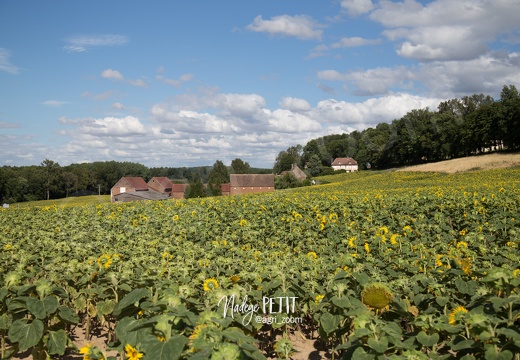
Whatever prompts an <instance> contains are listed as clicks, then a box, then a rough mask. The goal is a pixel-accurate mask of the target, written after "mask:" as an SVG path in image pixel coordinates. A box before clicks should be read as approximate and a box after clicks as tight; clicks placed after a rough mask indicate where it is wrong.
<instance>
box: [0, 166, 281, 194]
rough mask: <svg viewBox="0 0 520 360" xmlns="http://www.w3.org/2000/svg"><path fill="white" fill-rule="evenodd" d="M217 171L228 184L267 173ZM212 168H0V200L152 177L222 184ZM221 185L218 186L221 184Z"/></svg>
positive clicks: (96, 189)
mask: <svg viewBox="0 0 520 360" xmlns="http://www.w3.org/2000/svg"><path fill="white" fill-rule="evenodd" d="M215 164H216V165H217V164H218V166H217V168H218V169H220V170H219V171H221V172H223V169H224V170H226V174H225V175H224V177H227V182H229V173H248V172H262V171H269V172H270V171H271V170H270V169H268V170H265V169H254V168H253V169H252V168H250V166H249V164H248V163H247V162H244V161H242V160H241V159H235V160H233V161H232V163H231V166H230V167H229V168H227V167H226V166H224V164H223V163H222V162H221V161H217V163H215ZM215 167H216V166H215V165H214V166H213V167H212V166H200V167H191V168H187V167H179V168H172V167H153V168H147V167H146V166H144V165H142V164H139V163H134V162H117V161H104V162H93V163H84V164H71V165H67V166H60V164H59V163H57V162H55V161H53V160H49V159H45V160H44V161H43V162H42V163H41V164H40V165H39V166H37V165H33V166H20V167H14V166H3V167H1V168H0V200H1V201H2V202H7V203H13V202H20V201H30V200H44V199H51V198H53V199H55V198H62V197H67V196H70V195H87V194H109V193H110V189H111V188H112V186H113V185H114V184H115V183H116V182H117V181H118V180H119V179H120V178H121V177H123V176H140V177H142V178H143V179H145V180H146V181H148V180H149V179H151V178H152V177H154V176H166V177H168V178H170V179H173V180H175V181H177V182H187V183H190V184H191V183H196V182H200V183H201V184H202V183H207V182H208V181H216V180H218V181H224V180H223V178H222V177H221V175H219V172H218V171H216V170H215ZM221 183H222V182H221Z"/></svg>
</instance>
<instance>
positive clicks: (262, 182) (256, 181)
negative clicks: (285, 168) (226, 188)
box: [229, 174, 274, 187]
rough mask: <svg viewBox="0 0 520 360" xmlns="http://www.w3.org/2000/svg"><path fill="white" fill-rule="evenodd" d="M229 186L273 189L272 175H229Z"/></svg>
mask: <svg viewBox="0 0 520 360" xmlns="http://www.w3.org/2000/svg"><path fill="white" fill-rule="evenodd" d="M229 183H230V186H233V187H235V186H242V187H274V175H273V174H231V175H230V182H229Z"/></svg>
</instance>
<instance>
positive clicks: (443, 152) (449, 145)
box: [274, 85, 520, 176]
mask: <svg viewBox="0 0 520 360" xmlns="http://www.w3.org/2000/svg"><path fill="white" fill-rule="evenodd" d="M519 149H520V94H519V93H518V90H517V89H516V87H515V86H514V85H509V86H507V85H506V86H504V87H503V88H502V91H501V94H500V99H499V100H494V99H493V98H492V97H491V96H486V95H483V94H474V95H471V96H464V97H462V98H460V99H451V100H447V101H443V102H441V103H440V104H439V106H438V108H437V111H431V110H429V109H428V108H426V109H417V110H412V111H410V112H408V113H407V114H406V115H405V116H403V117H402V118H400V119H396V120H393V121H392V122H391V123H384V122H383V123H379V124H378V125H377V126H376V127H375V128H367V129H365V130H363V131H353V132H351V133H349V134H337V135H328V136H324V137H320V138H317V139H313V140H310V141H309V142H307V144H306V145H305V146H301V145H295V146H291V147H289V148H288V149H287V150H284V151H281V152H280V153H279V154H278V156H277V157H276V161H275V164H274V172H275V173H280V172H282V171H284V170H289V169H290V168H291V164H293V163H296V164H298V165H299V166H300V167H301V168H302V169H303V168H305V169H306V171H308V172H309V173H310V174H311V175H313V176H316V175H321V174H326V173H330V172H331V171H332V169H331V168H330V166H331V163H332V161H333V160H334V159H335V158H337V157H352V158H354V159H355V160H356V161H357V162H358V165H359V169H368V168H371V169H386V168H392V167H399V166H408V165H416V164H421V163H426V162H435V161H440V160H448V159H453V158H458V157H465V156H470V155H477V154H482V153H485V152H490V151H504V150H507V151H517V150H519Z"/></svg>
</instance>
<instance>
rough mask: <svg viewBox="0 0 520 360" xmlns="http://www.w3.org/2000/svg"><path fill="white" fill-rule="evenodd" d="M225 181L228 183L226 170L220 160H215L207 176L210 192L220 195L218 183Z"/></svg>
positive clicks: (220, 190) (224, 182)
mask: <svg viewBox="0 0 520 360" xmlns="http://www.w3.org/2000/svg"><path fill="white" fill-rule="evenodd" d="M227 183H229V173H228V170H227V168H226V166H225V165H224V163H223V162H222V161H220V160H217V161H216V162H215V164H213V168H212V169H211V171H210V173H209V178H208V186H209V188H210V189H211V194H212V195H222V189H221V187H220V185H222V184H227Z"/></svg>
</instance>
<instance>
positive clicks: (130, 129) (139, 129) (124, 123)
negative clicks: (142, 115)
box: [78, 116, 147, 137]
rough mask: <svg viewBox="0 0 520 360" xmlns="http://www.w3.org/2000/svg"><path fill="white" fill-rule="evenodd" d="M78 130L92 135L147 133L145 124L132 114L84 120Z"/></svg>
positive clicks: (113, 135)
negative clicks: (121, 116) (122, 116)
mask: <svg viewBox="0 0 520 360" xmlns="http://www.w3.org/2000/svg"><path fill="white" fill-rule="evenodd" d="M78 131H79V132H80V133H81V134H84V135H93V136H109V137H115V136H118V137H119V136H135V135H145V134H146V133H147V131H146V128H145V126H144V125H143V124H142V123H141V122H140V121H139V119H137V118H135V117H133V116H127V117H124V118H115V117H106V118H102V119H92V120H91V121H88V122H87V121H84V122H83V123H81V125H80V126H79V129H78Z"/></svg>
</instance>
